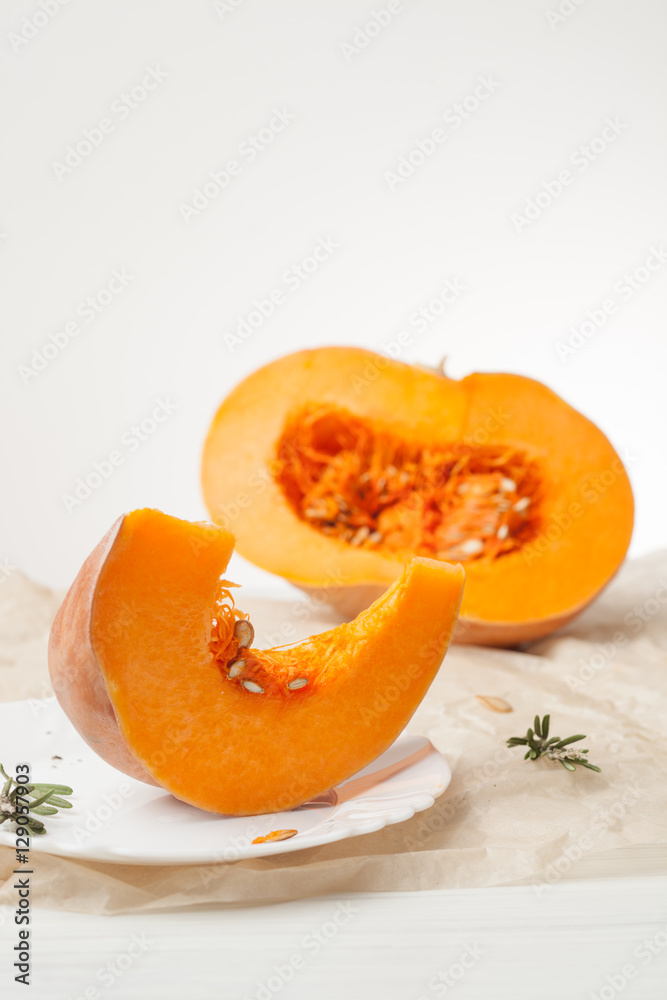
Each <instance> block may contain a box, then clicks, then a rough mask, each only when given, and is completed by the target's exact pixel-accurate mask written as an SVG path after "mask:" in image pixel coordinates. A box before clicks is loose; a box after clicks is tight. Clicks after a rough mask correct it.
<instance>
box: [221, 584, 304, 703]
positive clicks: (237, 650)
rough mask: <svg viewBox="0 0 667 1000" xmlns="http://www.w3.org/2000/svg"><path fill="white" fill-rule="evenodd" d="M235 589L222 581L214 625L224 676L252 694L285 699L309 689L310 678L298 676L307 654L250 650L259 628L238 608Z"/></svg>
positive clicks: (275, 650)
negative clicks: (233, 595) (276, 694)
mask: <svg viewBox="0 0 667 1000" xmlns="http://www.w3.org/2000/svg"><path fill="white" fill-rule="evenodd" d="M235 586H236V584H234V583H230V582H229V580H221V582H220V593H219V596H218V599H217V602H216V607H215V614H214V617H213V619H212V622H211V640H210V643H209V649H210V651H211V653H212V654H213V661H214V663H215V664H216V665H217V666H218V668H219V669H220V672H221V673H222V676H223V677H224V678H225V679H226V680H227V681H231V682H233V683H234V684H235V685H236V686H238V687H242V688H243V689H244V690H246V691H249V692H250V693H251V694H264V693H265V692H269V693H282V695H283V697H285V696H286V694H287V693H288V692H292V691H299V690H301V689H302V688H305V687H306V686H307V685H308V684H309V678H308V677H304V676H302V675H301V674H300V673H298V671H303V669H304V667H305V666H306V664H305V663H304V662H303V655H302V656H301V657H300V658H299V659H297V657H296V656H295V655H290V651H289V650H288V649H282V648H281V647H274V648H272V649H263V650H258V649H250V647H251V646H252V643H253V642H254V640H255V629H254V627H253V625H252V622H250V621H248V619H247V618H246V617H245V616H244V614H243V612H242V611H239V609H238V608H237V607H236V606H235V603H234V598H233V597H232V594H231V588H233V587H235ZM295 675H296V676H295ZM290 677H291V680H288V678H290Z"/></svg>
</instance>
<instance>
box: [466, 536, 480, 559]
mask: <svg viewBox="0 0 667 1000" xmlns="http://www.w3.org/2000/svg"><path fill="white" fill-rule="evenodd" d="M483 548H484V542H483V541H482V540H481V539H480V538H467V539H466V541H465V542H463V543H462V545H461V552H463V553H464V555H466V556H476V555H477V553H478V552H481V551H482V550H483Z"/></svg>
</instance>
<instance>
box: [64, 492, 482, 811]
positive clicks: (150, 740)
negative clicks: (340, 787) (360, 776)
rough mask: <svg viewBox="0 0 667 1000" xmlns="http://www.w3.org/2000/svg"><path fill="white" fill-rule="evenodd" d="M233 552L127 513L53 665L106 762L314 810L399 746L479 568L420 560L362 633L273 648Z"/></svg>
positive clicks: (70, 605)
mask: <svg viewBox="0 0 667 1000" xmlns="http://www.w3.org/2000/svg"><path fill="white" fill-rule="evenodd" d="M233 544H234V540H233V536H232V535H231V534H230V533H229V532H228V531H225V530H223V529H220V528H216V527H214V526H212V525H207V524H203V523H194V524H193V523H190V522H187V521H181V520H178V519H176V518H174V517H169V516H167V515H166V514H162V513H160V512H159V511H156V510H138V511H134V512H133V513H131V514H128V515H126V516H124V517H121V518H119V520H118V521H116V523H115V524H114V525H113V527H112V528H111V530H110V531H109V532H108V534H107V535H106V536H105V537H104V538H103V540H102V541H101V542H100V544H99V545H98V546H97V548H96V549H95V550H94V551H93V553H92V554H91V555H90V556H89V558H88V559H87V560H86V562H85V563H84V566H83V568H82V569H81V571H80V573H79V575H78V577H77V578H76V580H75V581H74V584H73V585H72V587H71V588H70V590H69V592H68V594H67V596H66V598H65V600H64V602H63V604H62V606H61V608H60V610H59V612H58V614H57V616H56V619H55V621H54V623H53V627H52V630H51V636H50V642H49V668H50V672H51V679H52V682H53V687H54V690H55V693H56V695H57V697H58V700H59V702H60V704H61V705H62V707H63V709H64V710H65V712H66V713H67V715H68V716H69V718H70V720H71V721H72V722H73V724H74V725H75V727H76V728H77V730H78V731H79V733H80V734H81V736H82V737H83V738H84V739H85V740H86V742H87V743H88V744H89V746H91V747H92V748H93V750H95V751H96V752H97V753H98V754H99V755H100V756H101V757H102V758H104V760H106V761H107V762H108V763H110V764H112V765H113V766H114V767H116V768H118V769H119V770H121V771H124V772H125V773H126V774H129V775H131V776H132V777H134V778H138V779H140V780H142V781H146V782H149V783H152V784H156V785H161V786H162V787H164V788H165V789H167V790H168V791H170V792H171V793H172V794H173V795H175V796H176V797H177V798H179V799H183V800H184V801H185V802H189V803H191V804H192V805H195V806H198V807H199V808H201V809H206V810H208V811H210V812H215V813H227V814H236V815H245V814H256V813H267V812H274V811H277V810H281V809H289V808H291V807H292V806H295V805H298V804H299V803H301V802H304V801H306V800H307V799H309V798H311V797H313V796H315V795H317V794H318V793H320V792H323V791H325V790H326V789H328V788H330V787H332V786H333V785H335V784H337V783H338V782H340V781H342V780H344V779H345V778H347V777H349V776H350V775H352V774H354V773H355V772H356V771H358V770H359V769H360V768H362V767H365V766H366V765H367V764H369V763H370V762H371V761H372V760H374V759H375V758H376V757H377V756H379V755H380V754H381V753H382V752H383V751H384V750H385V749H386V748H387V747H388V746H390V744H391V743H392V742H393V741H394V739H395V738H396V737H397V736H398V734H399V733H400V732H401V730H402V729H403V728H404V726H405V725H406V723H407V722H408V720H409V719H410V717H411V716H412V714H413V713H414V711H415V709H416V708H417V706H418V705H419V703H420V702H421V700H422V698H423V697H424V695H425V693H426V691H427V689H428V687H429V685H430V684H431V681H432V680H433V678H434V676H435V674H436V673H437V670H438V667H439V665H440V663H441V661H442V658H443V656H444V654H445V652H446V650H447V646H448V644H449V640H450V636H451V633H452V629H453V627H454V623H455V621H456V615H457V611H458V607H459V604H460V600H461V593H462V589H463V580H464V572H463V570H462V568H461V567H460V566H457V567H453V566H446V565H444V564H442V563H438V562H435V561H433V560H429V559H415V560H413V561H412V562H411V563H410V564H409V565H408V566H406V567H405V569H404V571H403V573H402V574H401V575H400V577H399V578H398V579H397V580H396V581H395V583H394V584H393V585H392V586H391V588H390V589H389V590H388V591H387V593H385V594H384V595H383V597H381V598H380V600H378V601H377V602H376V603H375V604H374V605H373V606H372V607H371V608H369V609H368V610H367V611H366V612H364V614H362V615H361V616H360V617H359V618H358V619H357V620H356V621H355V622H352V623H351V624H346V625H342V626H340V627H339V628H336V629H333V630H332V631H329V632H325V633H323V634H321V635H316V636H313V637H312V638H311V639H309V640H308V641H306V642H303V643H300V644H299V645H296V646H293V647H291V648H280V649H269V650H261V649H254V648H252V647H251V643H252V639H253V635H254V631H253V627H252V625H251V623H250V622H249V621H248V620H247V618H246V616H245V615H244V614H243V612H241V611H239V610H238V609H237V608H236V607H235V605H234V602H233V600H232V598H231V593H230V589H229V584H228V583H227V582H226V581H224V580H221V574H222V573H223V572H224V571H225V569H226V567H227V563H228V560H229V558H230V555H231V553H232V549H233Z"/></svg>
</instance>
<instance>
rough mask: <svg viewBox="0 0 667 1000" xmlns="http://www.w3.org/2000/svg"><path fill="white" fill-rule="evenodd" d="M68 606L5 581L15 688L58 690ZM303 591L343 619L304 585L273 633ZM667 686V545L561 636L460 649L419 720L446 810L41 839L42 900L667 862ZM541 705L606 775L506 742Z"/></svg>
mask: <svg viewBox="0 0 667 1000" xmlns="http://www.w3.org/2000/svg"><path fill="white" fill-rule="evenodd" d="M58 603H59V597H58V595H55V594H54V593H52V592H51V591H49V590H46V589H44V588H41V587H38V586H36V585H35V584H33V583H30V582H29V581H27V580H26V579H25V578H23V577H22V576H21V575H20V574H19V573H18V572H15V573H13V574H12V575H11V576H10V577H9V578H8V579H6V580H5V581H4V582H3V583H2V584H0V700H17V699H22V698H30V697H32V698H41V697H44V696H45V695H46V694H48V693H49V690H50V689H49V685H48V674H47V668H46V639H47V634H48V628H49V625H50V621H51V619H52V616H53V614H54V612H55V610H56V607H57V605H58ZM296 604H299V605H300V606H305V607H307V608H308V615H304V614H301V615H300V616H299V617H300V618H301V619H304V618H308V620H307V621H305V622H304V633H310V632H315V631H318V630H322V629H324V628H328V627H331V619H330V618H328V619H327V616H326V615H324V614H323V613H322V611H321V609H318V608H316V607H315V608H314V607H313V604H312V602H308V599H305V598H301V597H300V596H299V594H298V593H297V592H296V591H295V598H294V602H293V603H292V604H290V603H289V602H280V603H275V604H269V603H267V602H261V601H258V600H255V601H253V602H252V608H250V607H249V606H248V602H246V607H248V609H249V610H251V611H252V617H253V621H255V623H256V624H257V625H258V633H259V634H258V645H261V639H262V633H264V634H265V635H266V634H268V633H270V631H271V628H272V627H273V626H274V625H276V626H277V625H279V624H280V623H281V622H284V621H286V620H290V616H291V614H292V612H293V608H294V605H296ZM313 611H315V612H316V615H315V614H313ZM283 641H284V640H283ZM666 689H667V553H659V554H655V555H651V556H648V557H645V558H642V559H640V560H636V561H634V562H630V563H628V564H626V565H625V567H624V568H623V569H622V570H621V572H620V573H619V575H618V576H617V578H616V579H615V580H614V581H613V583H612V584H611V585H610V587H609V588H608V590H607V591H606V592H605V594H604V595H603V596H602V597H601V598H600V599H598V601H597V602H595V604H594V605H593V606H591V608H589V610H588V611H587V612H585V613H584V614H583V615H582V616H581V617H580V618H578V619H577V620H576V621H575V622H573V623H572V624H571V625H570V626H568V627H567V628H565V629H564V630H563V631H562V632H561V633H560V634H559V635H557V636H554V637H551V638H548V639H544V640H542V641H539V642H536V643H533V644H532V645H530V646H529V647H527V648H525V649H523V650H521V651H515V650H511V651H508V650H498V649H482V648H477V647H454V648H452V649H451V650H450V652H449V653H448V655H447V658H446V660H445V663H444V665H443V667H442V668H441V671H440V674H439V676H438V678H437V679H436V681H435V683H434V684H433V686H432V688H431V690H430V691H429V693H428V695H427V697H426V700H425V701H424V702H423V704H422V705H421V707H420V709H419V711H418V712H417V714H416V715H415V717H414V719H413V720H412V722H411V723H410V727H409V728H410V731H411V732H414V733H420V734H422V735H424V736H427V737H428V738H429V739H430V740H431V741H432V742H433V743H434V745H435V746H436V747H437V748H438V749H439V750H440V751H441V752H442V753H443V754H444V755H445V757H446V758H447V760H448V761H449V763H450V765H451V767H452V770H453V773H454V777H453V781H452V783H451V786H450V787H449V789H448V790H447V791H446V793H445V794H444V795H443V796H442V797H441V798H440V799H438V801H437V802H436V804H435V805H434V806H433V807H432V808H431V809H429V810H427V811H425V812H422V813H418V814H417V815H416V816H414V817H413V818H412V819H411V820H409V821H407V822H405V823H400V824H398V825H396V826H391V827H387V828H385V829H384V830H382V831H380V832H378V833H375V834H369V835H367V836H362V837H356V838H353V839H349V840H345V841H341V842H338V843H335V844H331V845H330V846H326V847H319V848H311V849H307V850H303V851H297V852H294V853H291V854H283V855H276V856H273V857H271V858H262V859H259V860H255V861H237V862H235V863H221V864H215V865H209V866H183V867H135V866H128V865H112V864H97V863H86V862H81V863H77V862H74V861H71V860H65V859H61V858H57V857H50V856H48V855H45V854H41V853H40V854H37V853H36V852H33V861H34V868H35V874H34V876H33V878H32V886H33V902H34V903H35V904H38V905H41V906H46V907H52V908H56V907H59V908H61V909H66V910H75V911H84V912H88V913H120V912H128V911H132V910H158V909H161V908H167V907H170V908H171V907H185V906H192V905H196V904H204V903H208V904H210V903H215V902H219V903H243V902H260V901H278V900H288V899H294V898H297V897H302V896H312V895H316V894H320V893H326V892H352V891H381V890H409V889H433V888H445V887H465V886H469V887H473V886H491V885H502V884H509V883H516V882H524V883H525V882H529V883H531V882H532V883H533V884H534V886H535V892H537V893H542V892H548V891H549V887H550V886H552V885H554V884H556V883H557V882H558V881H559V880H560V879H561V878H571V877H573V876H574V877H576V876H577V875H580V874H581V873H584V874H586V875H589V874H596V873H598V874H601V873H605V874H606V873H609V872H612V871H613V872H614V873H623V872H632V873H634V874H636V873H639V872H642V871H645V872H654V873H657V872H667V699H666V697H665V691H666ZM477 695H485V696H496V697H500V698H502V699H505V700H506V701H507V702H508V703H509V704H510V705H511V706H512V709H513V711H512V712H509V713H506V714H500V713H497V712H493V711H491V710H490V709H489V708H487V707H485V705H484V704H482V703H481V702H480V701H479V700H478V698H477V697H476V696H477ZM536 712H539V713H540V714H543V713H546V712H550V713H551V717H552V734H554V735H560V736H562V737H564V736H569V735H571V734H573V733H579V732H584V733H587V734H588V739H587V740H586V742H585V744H582V745H584V746H588V747H589V748H590V758H591V760H592V762H593V763H596V764H598V765H600V766H601V767H602V769H603V770H602V773H601V774H596V773H595V772H592V771H588V770H582V769H579V770H577V772H576V773H575V774H571V773H568V772H566V771H565V770H564V769H563V768H562V767H561V766H560V765H559V764H555V763H550V762H547V761H539V762H537V763H530V762H524V761H523V759H522V753H521V751H520V750H509V749H507V748H506V746H505V740H506V739H507V737H508V736H512V735H521V734H522V733H524V732H525V730H526V728H527V726H528V725H529V724H531V723H532V719H533V716H534V715H535V713H536ZM0 746H1V736H0ZM0 760H2V756H1V751H0ZM296 825H297V824H296V823H295V826H296ZM47 836H48V834H47ZM13 861H14V851H13V849H10V848H7V847H3V848H0V880H1V881H2V883H3V889H2V891H1V892H0V903H5V904H8V903H11V900H12V899H13V890H12V889H11V883H12V874H11V873H12V868H13Z"/></svg>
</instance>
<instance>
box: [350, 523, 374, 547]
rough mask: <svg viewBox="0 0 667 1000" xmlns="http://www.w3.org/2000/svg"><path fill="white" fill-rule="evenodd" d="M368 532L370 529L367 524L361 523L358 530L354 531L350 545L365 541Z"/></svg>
mask: <svg viewBox="0 0 667 1000" xmlns="http://www.w3.org/2000/svg"><path fill="white" fill-rule="evenodd" d="M370 533H371V529H370V528H369V527H368V525H367V524H362V526H361V527H360V528H359V530H358V531H357V532H355V534H354V535H353V536H352V538H351V539H350V545H361V543H362V542H365V541H366V539H367V538H368V536H369V535H370Z"/></svg>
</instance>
